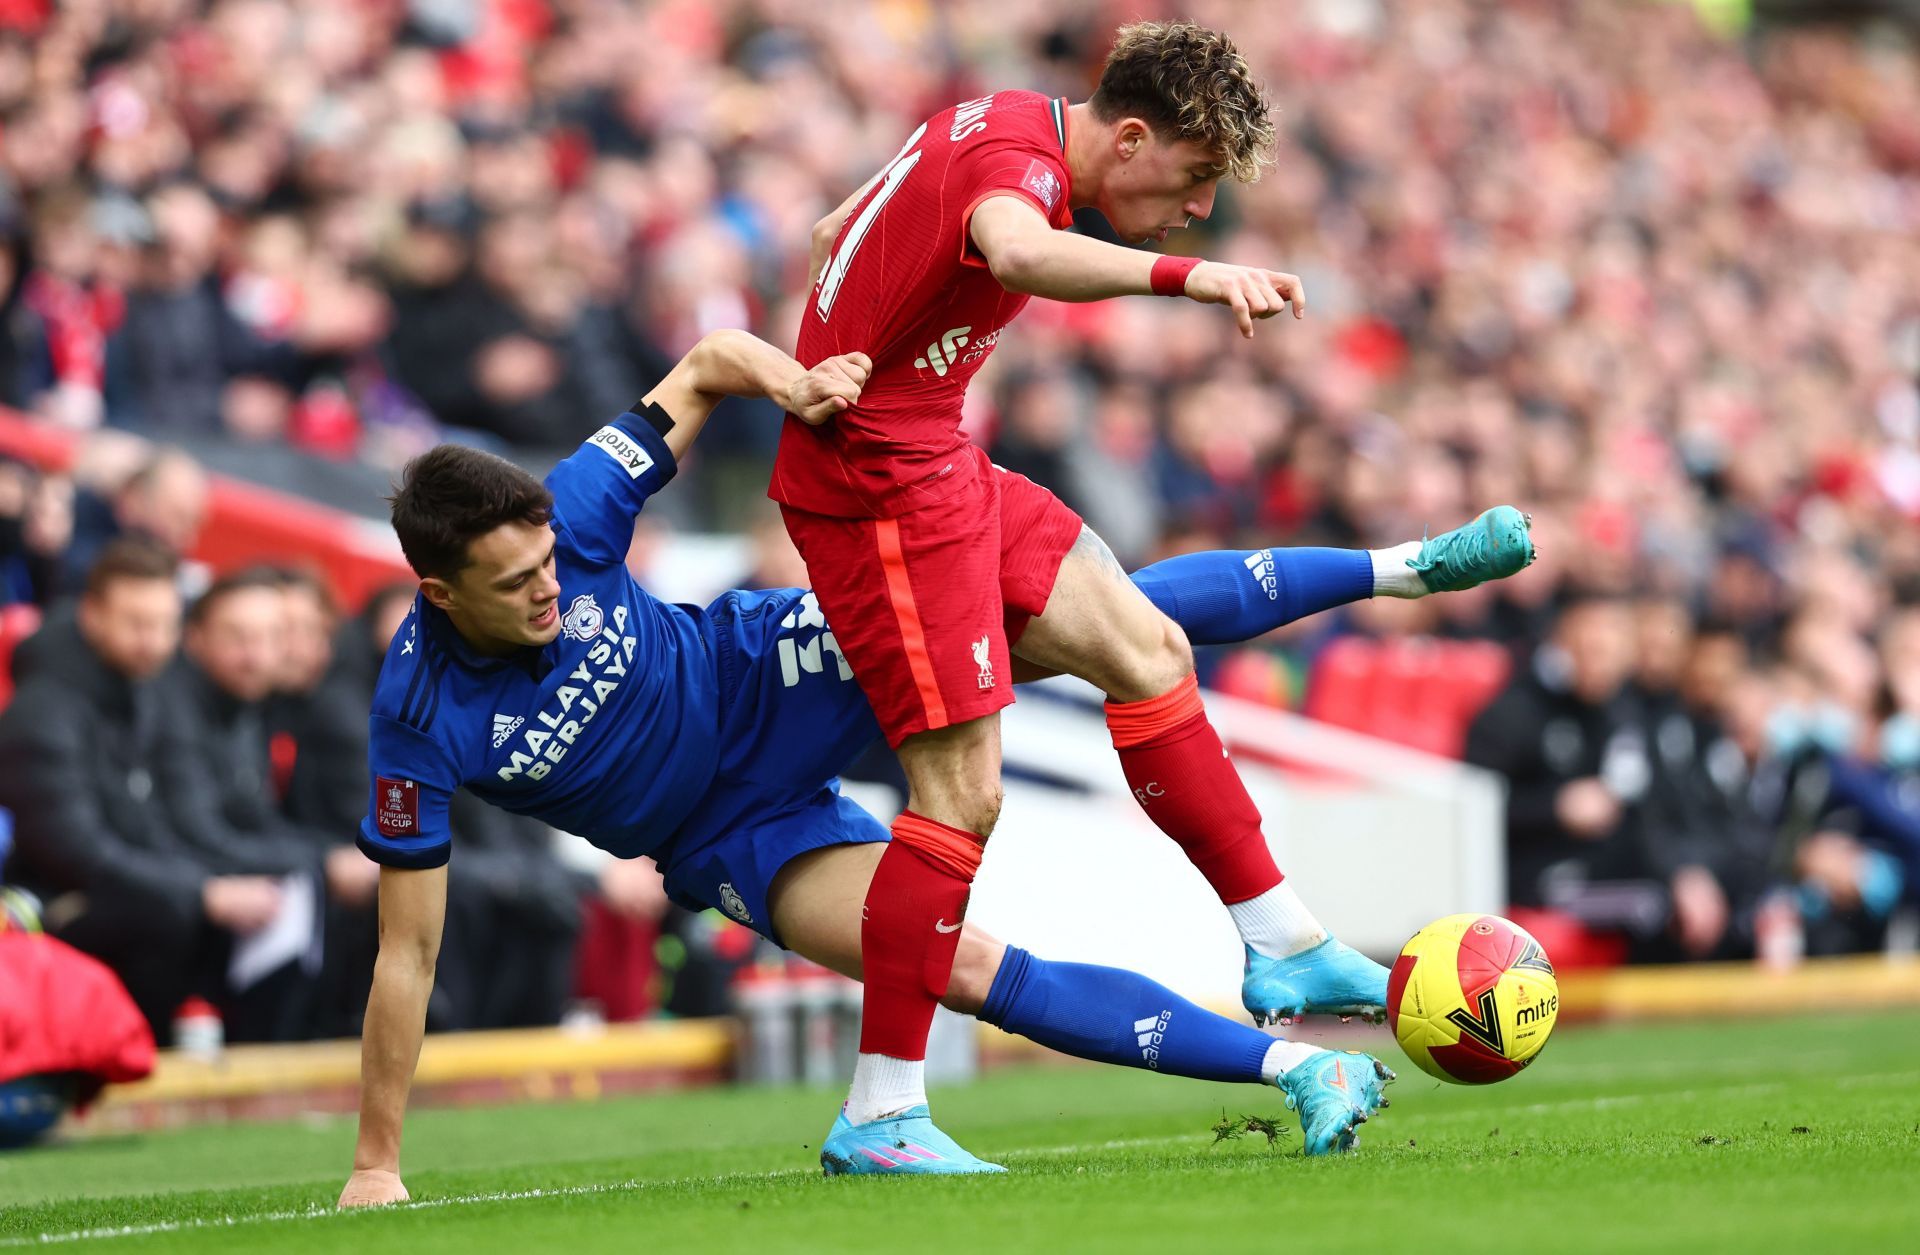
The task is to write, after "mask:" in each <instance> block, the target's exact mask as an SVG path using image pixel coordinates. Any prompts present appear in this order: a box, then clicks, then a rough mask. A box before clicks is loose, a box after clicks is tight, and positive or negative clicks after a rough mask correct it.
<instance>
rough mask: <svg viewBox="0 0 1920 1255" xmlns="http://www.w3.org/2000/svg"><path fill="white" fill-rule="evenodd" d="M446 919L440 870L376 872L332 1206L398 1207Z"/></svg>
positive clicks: (403, 1194) (404, 1191)
mask: <svg viewBox="0 0 1920 1255" xmlns="http://www.w3.org/2000/svg"><path fill="white" fill-rule="evenodd" d="M446 918H447V869H446V866H445V865H444V864H442V865H441V866H439V867H434V868H428V869H426V870H424V871H409V870H406V869H404V868H398V867H383V868H381V869H380V957H379V958H378V959H376V960H375V962H374V965H373V993H372V994H371V996H369V997H368V999H367V1020H366V1027H365V1028H364V1029H363V1030H362V1033H361V1038H360V1138H359V1141H358V1142H357V1143H355V1145H354V1150H353V1175H352V1176H351V1177H349V1178H348V1179H347V1186H346V1188H345V1189H344V1190H342V1191H340V1206H342V1207H370V1206H374V1205H377V1204H380V1203H404V1202H406V1201H407V1187H406V1186H405V1185H403V1184H401V1181H400V1127H401V1125H402V1124H403V1123H404V1122H405V1120H406V1117H407V1092H408V1091H409V1090H410V1089H412V1088H413V1071H414V1068H415V1066H416V1065H417V1064H418V1063H419V1062H420V1039H421V1038H422V1037H423V1036H425V1034H426V1028H427V999H428V997H429V996H431V995H432V993H433V970H434V965H435V964H436V963H437V962H438V961H439V958H440V933H441V929H442V928H443V927H444V925H445V923H446Z"/></svg>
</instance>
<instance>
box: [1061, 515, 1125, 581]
mask: <svg viewBox="0 0 1920 1255" xmlns="http://www.w3.org/2000/svg"><path fill="white" fill-rule="evenodd" d="M1073 552H1074V553H1077V554H1080V555H1081V556H1082V557H1084V558H1086V559H1087V560H1088V561H1090V562H1094V563H1097V564H1099V565H1100V566H1103V567H1105V568H1106V569H1107V570H1108V571H1109V572H1111V573H1112V574H1114V575H1117V576H1119V577H1120V578H1121V579H1123V580H1124V579H1126V578H1127V568H1125V567H1123V566H1121V565H1120V559H1118V558H1116V557H1114V556H1113V550H1111V549H1109V548H1107V542H1106V541H1104V540H1101V539H1100V534H1099V533H1098V532H1096V531H1094V530H1093V529H1092V528H1091V527H1088V526H1087V525H1086V524H1084V523H1082V524H1081V525H1080V535H1079V537H1078V538H1076V539H1075V540H1074V542H1073Z"/></svg>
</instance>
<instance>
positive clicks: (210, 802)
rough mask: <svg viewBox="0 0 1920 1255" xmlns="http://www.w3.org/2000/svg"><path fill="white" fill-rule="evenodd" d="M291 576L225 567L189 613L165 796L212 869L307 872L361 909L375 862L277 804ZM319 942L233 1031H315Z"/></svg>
mask: <svg viewBox="0 0 1920 1255" xmlns="http://www.w3.org/2000/svg"><path fill="white" fill-rule="evenodd" d="M283 580H284V577H283V575H282V573H281V572H279V571H276V570H272V569H269V568H253V569H250V570H242V571H239V572H236V573H234V574H231V575H227V576H223V577H221V578H220V579H218V580H216V581H214V583H213V584H212V586H211V587H209V588H208V589H207V591H206V592H205V593H203V594H201V596H200V597H199V599H198V600H196V601H195V602H194V603H193V606H192V608H191V609H190V610H189V611H188V613H187V626H186V634H185V651H184V653H185V656H184V657H183V659H182V660H181V663H180V665H179V666H178V667H177V668H176V673H175V675H174V676H173V677H172V678H173V682H174V685H175V688H176V694H177V698H178V700H177V702H175V703H174V704H173V707H172V709H173V711H174V719H175V721H176V723H177V726H178V735H179V737H180V738H181V740H182V741H183V742H184V743H185V745H184V752H183V753H182V754H180V755H179V756H178V759H177V761H175V762H174V763H173V765H172V766H171V769H170V770H168V771H166V772H165V773H163V774H162V775H161V777H160V781H159V787H160V795H161V798H162V799H163V800H164V802H165V804H166V808H167V810H168V812H169V813H170V815H171V816H172V818H173V822H174V824H175V826H176V827H177V828H178V829H179V830H180V831H182V832H185V833H189V834H192V836H193V838H194V840H195V842H196V844H198V845H199V846H200V847H201V848H202V850H203V852H204V853H205V856H206V858H207V860H208V861H209V863H210V864H211V865H212V866H213V867H214V868H215V870H217V871H222V872H235V871H241V870H245V871H249V872H255V873H265V874H272V875H276V876H287V875H292V876H298V877H301V878H303V879H304V880H305V881H306V882H307V884H306V886H305V887H303V888H302V889H301V890H300V891H301V892H312V891H316V890H318V891H321V892H322V893H323V895H324V898H325V900H326V901H328V902H333V901H345V902H348V903H350V904H352V905H354V906H358V907H363V908H364V907H366V906H367V905H368V904H370V903H371V901H372V898H373V890H374V887H375V885H376V883H377V880H378V874H377V871H376V869H374V868H373V866H372V865H371V864H370V863H369V862H368V861H367V860H366V859H365V858H364V857H361V856H359V853H358V851H356V850H351V849H341V848H339V847H337V846H332V845H331V844H330V843H329V842H328V841H327V839H326V836H325V834H323V833H319V832H317V831H314V830H311V829H305V828H302V827H300V826H298V825H296V824H293V823H291V822H289V821H288V820H287V819H286V818H285V817H284V816H283V815H282V814H281V812H280V809H279V806H278V804H277V803H278V799H277V797H276V793H275V787H274V775H273V766H272V761H271V751H270V745H269V739H268V727H267V722H266V711H265V706H266V701H267V699H268V698H269V697H270V696H271V695H272V693H273V691H274V686H275V685H276V684H277V683H279V681H280V679H281V677H282V675H283V674H284V673H285V670H286V649H285V641H286V626H287V622H286V621H287V615H286V610H285V604H284V603H285V595H284V591H283ZM322 935H324V930H322ZM315 944H316V945H317V944H318V938H317V937H316V941H315ZM313 948H314V947H312V946H310V947H309V953H308V954H305V955H303V956H301V959H302V961H300V962H294V963H289V964H286V965H285V966H283V967H282V969H281V970H279V971H277V972H272V973H268V974H267V975H266V976H265V977H263V978H262V979H261V980H260V981H259V982H258V984H257V985H255V986H254V987H252V988H249V989H248V990H247V991H246V994H245V996H244V997H236V998H234V999H233V1000H232V1002H231V1005H230V1007H229V1011H228V1022H227V1034H228V1036H229V1038H230V1039H232V1040H236V1041H249V1040H271V1041H285V1040H294V1039H298V1038H303V1037H306V1036H308V1035H309V1031H308V1030H309V1027H310V1025H311V1022H312V1019H313V1016H314V1008H313V1006H312V999H311V997H310V992H311V991H310V989H309V986H310V984H311V981H312V977H313V975H314V974H315V973H316V972H317V970H318V967H319V962H318V956H317V955H316V954H313V953H311V951H312V950H313Z"/></svg>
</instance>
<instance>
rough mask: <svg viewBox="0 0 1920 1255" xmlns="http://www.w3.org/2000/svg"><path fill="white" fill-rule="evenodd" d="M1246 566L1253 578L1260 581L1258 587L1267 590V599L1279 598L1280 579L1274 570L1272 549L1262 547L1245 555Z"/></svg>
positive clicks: (1277, 599)
mask: <svg viewBox="0 0 1920 1255" xmlns="http://www.w3.org/2000/svg"><path fill="white" fill-rule="evenodd" d="M1245 565H1246V568H1247V571H1248V573H1249V574H1251V575H1252V576H1253V578H1254V579H1256V580H1259V581H1260V587H1261V588H1264V589H1266V590H1267V600H1268V601H1279V600H1280V579H1279V577H1278V575H1276V574H1275V572H1274V567H1273V550H1271V549H1262V550H1260V551H1259V552H1258V553H1250V554H1248V555H1247V557H1246V563H1245Z"/></svg>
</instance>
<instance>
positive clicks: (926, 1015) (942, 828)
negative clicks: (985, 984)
mask: <svg viewBox="0 0 1920 1255" xmlns="http://www.w3.org/2000/svg"><path fill="white" fill-rule="evenodd" d="M980 853H981V841H980V838H979V837H976V836H974V835H973V834H972V833H970V832H964V831H962V830H961V829H959V828H950V827H948V826H947V825H946V824H942V823H936V822H935V821H933V820H931V819H928V818H926V817H925V816H924V815H916V814H914V813H913V812H912V811H903V812H901V815H900V818H898V819H896V820H894V821H893V842H892V844H890V845H889V846H888V847H887V852H886V853H885V854H882V855H881V856H880V865H879V866H878V867H876V868H874V871H873V883H872V884H870V885H869V886H868V887H867V905H866V911H865V913H864V918H863V920H862V923H861V925H860V954H861V968H862V970H863V971H864V972H865V976H866V987H867V989H866V995H865V1001H864V1003H863V1005H862V1009H861V1014H860V1052H861V1053H862V1054H879V1055H891V1056H892V1057H893V1058H895V1059H924V1058H926V1057H927V1034H928V1032H930V1031H931V1030H932V1028H933V1009H934V1008H935V1007H936V1006H938V1005H939V1003H940V999H941V998H943V997H945V996H946V992H947V982H948V981H950V980H951V979H952V978H953V955H954V951H955V950H957V949H958V948H959V946H960V921H961V919H962V918H964V917H965V915H966V913H967V894H968V892H969V890H970V889H971V888H972V886H973V874H974V872H976V871H978V870H979V868H980Z"/></svg>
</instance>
